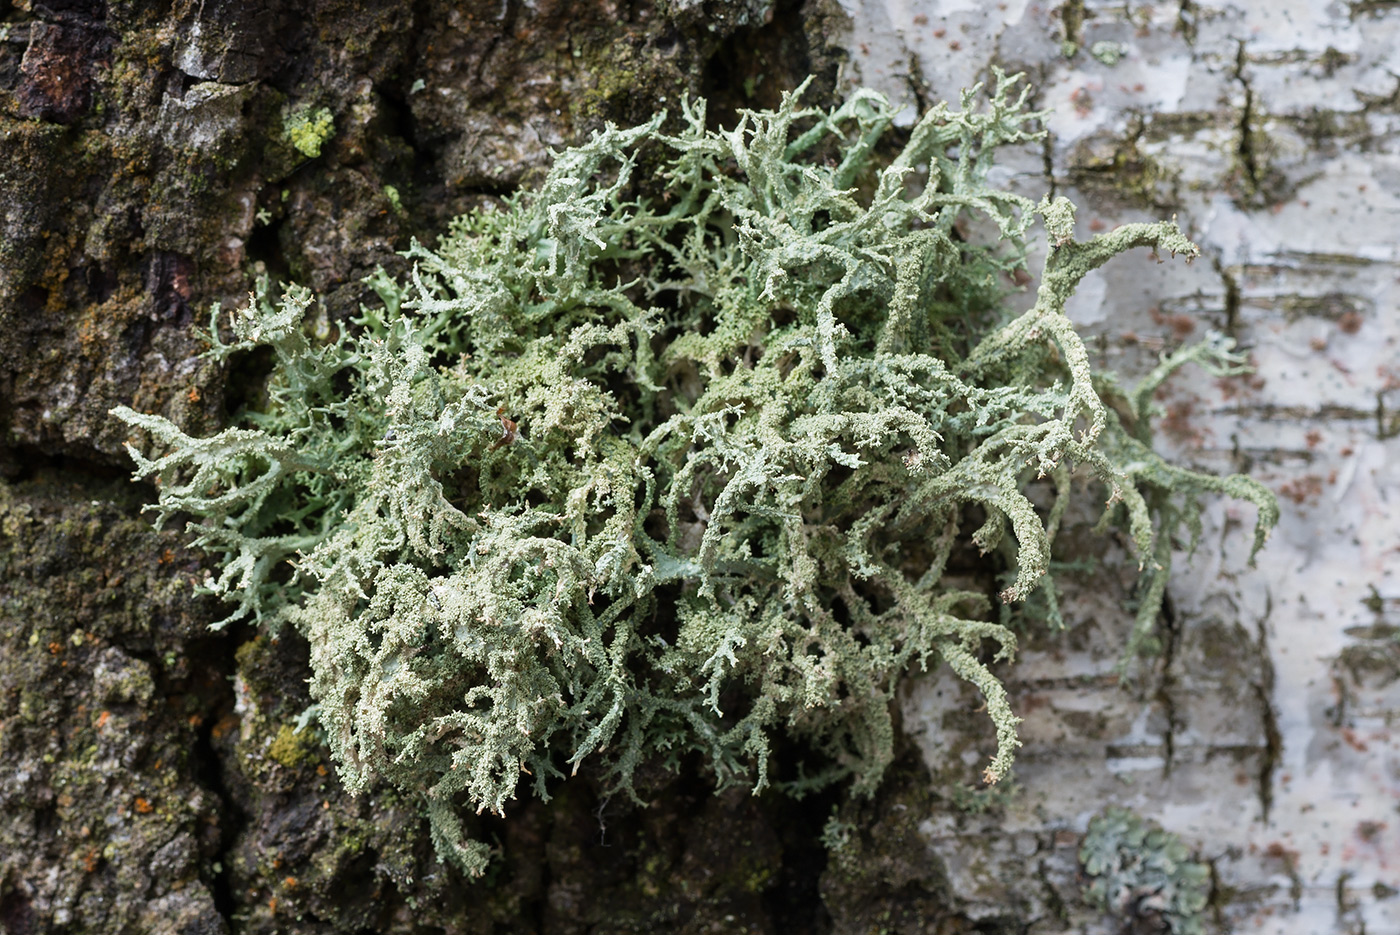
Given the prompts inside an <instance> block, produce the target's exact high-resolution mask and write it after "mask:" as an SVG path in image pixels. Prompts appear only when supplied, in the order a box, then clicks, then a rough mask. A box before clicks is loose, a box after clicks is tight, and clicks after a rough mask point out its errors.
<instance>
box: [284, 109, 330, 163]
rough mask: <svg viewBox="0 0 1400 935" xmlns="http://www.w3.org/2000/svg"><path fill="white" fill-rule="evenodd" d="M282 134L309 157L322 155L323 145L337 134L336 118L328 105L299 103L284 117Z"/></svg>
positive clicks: (298, 150)
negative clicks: (315, 105) (318, 105)
mask: <svg viewBox="0 0 1400 935" xmlns="http://www.w3.org/2000/svg"><path fill="white" fill-rule="evenodd" d="M282 135H283V136H284V137H286V140H287V142H289V143H291V144H292V147H293V148H295V149H296V151H297V152H299V153H301V154H302V155H303V156H305V157H306V158H307V159H315V158H316V157H318V156H320V155H321V147H322V146H323V145H325V142H326V140H328V139H330V138H331V137H332V136H334V135H335V118H334V116H333V115H332V114H331V112H330V108H327V107H319V108H318V107H312V106H311V105H310V104H299V105H297V106H296V107H293V108H291V109H290V110H288V111H287V112H286V114H285V115H284V116H283V118H282Z"/></svg>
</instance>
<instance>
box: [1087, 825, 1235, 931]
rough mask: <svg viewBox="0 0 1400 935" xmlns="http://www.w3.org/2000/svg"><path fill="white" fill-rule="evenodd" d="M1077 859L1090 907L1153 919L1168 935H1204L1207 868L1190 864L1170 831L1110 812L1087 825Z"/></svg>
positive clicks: (1184, 847) (1207, 880) (1207, 894)
mask: <svg viewBox="0 0 1400 935" xmlns="http://www.w3.org/2000/svg"><path fill="white" fill-rule="evenodd" d="M1079 861H1080V863H1082V864H1083V865H1084V873H1085V875H1087V876H1088V877H1089V881H1090V882H1089V886H1088V888H1087V889H1086V890H1085V895H1086V896H1087V897H1088V899H1089V902H1090V903H1092V904H1093V905H1095V906H1097V907H1099V908H1100V909H1103V910H1106V911H1108V912H1112V913H1115V914H1118V915H1131V916H1136V917H1143V916H1156V917H1159V918H1160V919H1161V921H1163V922H1165V923H1166V924H1167V930H1168V931H1170V932H1172V933H1173V935H1204V931H1205V929H1204V928H1203V927H1202V924H1201V916H1200V914H1201V911H1202V910H1203V909H1205V907H1206V902H1207V900H1208V899H1209V896H1210V867H1208V866H1207V865H1206V864H1204V863H1201V862H1199V861H1194V860H1192V859H1191V852H1190V851H1188V850H1187V848H1186V845H1185V844H1183V843H1182V841H1181V839H1180V838H1179V837H1177V836H1176V835H1174V834H1172V833H1171V832H1170V831H1164V830H1162V829H1161V828H1158V827H1156V826H1155V825H1152V824H1149V823H1148V822H1146V821H1144V820H1143V819H1141V818H1139V817H1138V816H1137V815H1134V814H1133V813H1132V812H1130V811H1128V810H1127V809H1125V808H1110V809H1108V810H1107V811H1105V812H1104V813H1103V814H1102V815H1099V816H1098V817H1096V818H1095V819H1094V820H1093V821H1091V822H1089V832H1088V834H1086V835H1085V836H1084V844H1083V845H1082V846H1081V847H1080V849H1079Z"/></svg>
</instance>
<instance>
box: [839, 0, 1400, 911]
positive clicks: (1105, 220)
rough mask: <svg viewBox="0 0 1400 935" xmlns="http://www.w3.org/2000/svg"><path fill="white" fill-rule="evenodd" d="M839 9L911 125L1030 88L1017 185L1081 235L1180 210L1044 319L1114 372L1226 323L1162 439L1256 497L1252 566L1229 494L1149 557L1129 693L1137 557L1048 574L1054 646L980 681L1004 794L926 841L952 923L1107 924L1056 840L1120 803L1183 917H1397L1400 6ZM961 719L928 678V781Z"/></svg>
mask: <svg viewBox="0 0 1400 935" xmlns="http://www.w3.org/2000/svg"><path fill="white" fill-rule="evenodd" d="M842 2H843V6H844V8H845V10H846V12H847V14H848V15H849V16H850V18H851V33H850V38H849V49H850V50H851V57H850V61H849V63H848V66H847V70H846V74H845V78H846V80H847V81H849V82H851V83H861V84H866V85H870V86H874V87H877V88H879V89H881V90H883V91H885V92H886V93H887V94H889V95H890V96H891V97H892V98H894V99H896V100H899V101H902V102H905V103H907V104H909V105H910V107H909V111H908V115H909V118H910V119H911V120H912V118H913V116H914V114H915V112H916V109H917V107H918V106H919V104H920V103H921V102H927V101H930V100H938V99H942V98H945V97H954V98H955V95H956V93H957V90H958V89H959V88H960V87H963V86H966V85H968V84H971V83H972V82H974V81H977V80H985V79H987V78H988V77H989V76H990V72H991V66H993V65H999V66H1000V67H1002V68H1004V69H1006V70H1008V71H1027V72H1028V73H1029V75H1030V78H1031V80H1032V81H1033V83H1034V85H1035V86H1036V88H1037V95H1038V102H1037V103H1038V105H1039V106H1040V107H1043V108H1047V109H1050V110H1052V111H1053V116H1052V117H1051V118H1050V119H1049V123H1048V126H1049V130H1050V138H1049V141H1048V143H1047V145H1046V147H1045V148H1044V149H1043V150H1038V151H1026V152H1023V153H1021V154H1019V156H1018V157H1017V158H1016V161H1015V163H1014V165H1013V169H1012V172H1011V176H1012V177H1014V183H1015V185H1016V186H1017V187H1018V188H1019V189H1020V190H1022V191H1023V192H1024V193H1025V194H1028V195H1031V196H1033V197H1039V195H1040V194H1043V193H1046V192H1050V191H1053V192H1056V193H1060V194H1065V195H1067V196H1069V197H1070V198H1071V199H1072V200H1074V201H1075V202H1076V203H1078V204H1079V205H1080V212H1079V224H1080V228H1081V229H1080V236H1086V235H1087V234H1089V233H1090V232H1091V231H1094V230H1100V229H1104V228H1105V227H1111V226H1113V225H1116V224H1119V223H1123V222H1126V221H1136V220H1145V219H1151V218H1158V217H1167V216H1170V215H1172V214H1176V215H1178V218H1179V220H1180V222H1181V224H1182V227H1183V228H1185V229H1186V231H1187V233H1188V235H1190V236H1191V237H1192V238H1193V239H1194V240H1195V241H1196V242H1197V243H1199V244H1200V246H1201V248H1202V251H1203V256H1202V258H1201V259H1200V260H1198V261H1197V262H1195V263H1194V264H1192V265H1190V266H1187V265H1185V264H1183V263H1182V262H1181V261H1179V260H1178V261H1169V262H1167V263H1166V264H1164V265H1157V264H1156V263H1154V261H1153V260H1152V258H1150V257H1148V256H1146V255H1134V256H1126V257H1121V258H1119V259H1118V260H1116V261H1115V262H1114V263H1112V264H1110V265H1109V266H1107V267H1105V268H1103V269H1102V270H1100V271H1098V272H1097V273H1095V274H1093V275H1091V277H1090V278H1089V279H1088V280H1086V282H1085V284H1084V287H1083V290H1082V294H1081V296H1080V297H1078V298H1077V299H1076V302H1075V304H1074V307H1073V309H1072V314H1073V315H1074V317H1075V318H1076V319H1077V321H1078V322H1079V323H1080V324H1081V325H1082V326H1084V327H1085V328H1086V329H1087V330H1088V331H1089V332H1091V333H1093V334H1095V335H1098V336H1100V338H1101V340H1099V341H1098V343H1097V345H1096V346H1097V348H1098V349H1099V352H1100V354H1101V359H1102V362H1103V363H1104V364H1106V365H1107V366H1109V367H1111V368H1114V369H1116V370H1118V371H1119V372H1120V373H1121V374H1123V375H1124V376H1125V377H1126V378H1131V377H1133V376H1135V375H1137V374H1140V373H1142V372H1144V371H1145V370H1146V369H1147V368H1148V367H1150V366H1151V365H1152V364H1153V363H1155V360H1156V355H1157V353H1158V352H1159V351H1160V350H1161V349H1163V348H1172V347H1175V346H1177V345H1179V344H1180V343H1182V342H1183V341H1189V340H1192V339H1196V338H1199V337H1200V336H1201V334H1202V333H1204V332H1205V331H1206V330H1207V329H1209V328H1215V329H1219V330H1223V331H1225V332H1227V333H1230V334H1233V335H1234V336H1236V337H1237V338H1238V340H1239V341H1240V343H1241V345H1242V346H1243V347H1244V348H1246V349H1248V350H1249V351H1250V352H1251V354H1252V356H1253V359H1254V362H1255V365H1256V367H1257V372H1256V374H1255V376H1254V377H1253V378H1234V379H1228V380H1217V379H1215V378H1212V377H1209V376H1207V375H1204V374H1202V373H1201V372H1200V371H1186V372H1183V373H1181V374H1179V375H1178V376H1177V377H1175V378H1174V379H1173V380H1172V381H1171V383H1170V384H1169V386H1168V391H1169V393H1168V396H1167V397H1166V398H1165V399H1164V401H1163V402H1164V405H1165V406H1166V408H1167V410H1168V417H1167V420H1166V424H1165V426H1164V429H1163V430H1162V431H1160V432H1159V445H1160V447H1161V448H1162V449H1163V450H1165V451H1170V452H1171V453H1172V454H1173V455H1174V456H1175V457H1176V458H1177V459H1179V460H1182V461H1184V462H1186V463H1189V464H1192V465H1195V466H1200V467H1203V468H1209V469H1213V470H1225V471H1228V470H1242V469H1243V470H1248V471H1249V473H1251V474H1253V475H1254V476H1255V477H1257V478H1259V479H1260V480H1262V481H1264V482H1265V483H1267V484H1269V485H1270V486H1271V487H1272V488H1273V489H1274V490H1275V491H1276V492H1277V493H1278V494H1279V497H1280V501H1281V505H1282V507H1283V517H1282V521H1281V522H1280V524H1279V528H1278V529H1277V530H1276V532H1275V534H1274V536H1273V539H1272V541H1271V542H1270V544H1269V546H1268V547H1267V548H1266V550H1265V551H1264V552H1263V554H1262V555H1261V556H1260V559H1259V564H1258V567H1257V568H1254V569H1250V568H1248V567H1246V564H1245V557H1246V554H1247V552H1248V547H1249V538H1250V537H1249V529H1248V527H1249V525H1250V524H1251V522H1252V519H1253V515H1252V514H1253V511H1252V508H1250V507H1248V506H1242V505H1240V504H1237V503H1231V502H1225V501H1223V500H1222V501H1219V502H1217V503H1215V504H1213V505H1212V506H1211V507H1210V511H1209V518H1208V526H1207V530H1206V535H1205V537H1204V541H1203V542H1202V544H1201V546H1200V548H1199V550H1198V551H1197V553H1196V555H1195V558H1194V561H1188V560H1187V557H1186V556H1185V555H1184V554H1183V555H1179V556H1177V562H1176V565H1175V571H1174V575H1173V580H1172V585H1171V588H1170V602H1171V606H1172V608H1173V609H1174V619H1173V620H1172V621H1170V622H1169V625H1168V632H1167V635H1166V643H1167V652H1166V653H1165V654H1164V655H1163V656H1162V657H1160V658H1159V659H1157V660H1156V662H1155V663H1154V664H1153V666H1152V667H1151V668H1150V671H1144V672H1143V673H1142V674H1141V677H1140V678H1139V680H1138V681H1137V683H1136V684H1135V685H1134V686H1133V687H1131V688H1125V687H1123V686H1120V685H1118V684H1116V682H1115V680H1114V678H1113V675H1112V673H1113V669H1114V666H1115V664H1116V663H1117V661H1118V656H1119V652H1120V650H1121V648H1122V645H1123V641H1124V638H1125V636H1126V634H1127V631H1128V628H1129V626H1130V623H1131V612H1130V611H1129V610H1128V609H1127V608H1126V607H1125V606H1124V601H1125V600H1126V599H1127V598H1128V597H1129V594H1130V585H1131V581H1132V578H1133V574H1132V572H1133V569H1132V568H1125V567H1124V563H1123V562H1122V560H1121V559H1122V555H1121V554H1120V556H1119V559H1120V560H1119V562H1118V563H1117V565H1116V566H1115V565H1114V564H1113V563H1112V562H1110V563H1109V564H1108V565H1107V566H1104V570H1102V571H1100V572H1098V573H1096V574H1094V575H1090V576H1087V577H1080V578H1079V579H1077V580H1078V582H1079V583H1078V584H1077V585H1072V586H1070V590H1071V593H1070V595H1069V606H1068V608H1067V617H1068V618H1069V621H1070V629H1069V630H1068V631H1066V632H1064V633H1062V634H1059V635H1057V636H1054V637H1049V638H1037V639H1035V640H1033V641H1032V643H1031V645H1029V646H1027V647H1026V649H1025V650H1024V651H1023V652H1022V654H1021V658H1020V660H1019V663H1018V665H1016V666H1015V667H1014V668H1012V669H1010V670H1008V672H1007V676H1008V679H1009V680H1010V681H1011V683H1012V685H1013V686H1014V689H1015V697H1016V700H1017V702H1018V704H1019V711H1020V713H1021V714H1022V715H1023V716H1024V718H1025V723H1024V724H1023V725H1022V729H1023V734H1022V736H1023V739H1024V741H1025V746H1024V747H1023V749H1022V750H1021V754H1020V759H1019V762H1018V765H1017V767H1016V777H1017V780H1018V782H1019V785H1020V787H1021V793H1020V795H1019V797H1018V799H1017V800H1016V801H1015V802H1014V803H1013V804H1012V805H1011V806H1010V807H1009V809H1008V810H1007V811H1006V813H1005V814H1004V815H1001V816H997V817H995V818H986V819H975V818H966V817H961V816H957V815H955V814H936V815H930V816H929V818H928V820H927V821H925V822H924V824H923V826H922V828H923V830H924V832H925V834H926V836H927V838H928V841H929V846H930V847H931V848H933V849H934V850H935V852H936V853H938V854H939V856H940V857H941V858H942V859H943V860H944V862H945V863H946V865H947V867H948V870H949V873H950V876H951V879H952V883H953V889H954V891H955V893H956V894H957V896H958V898H959V900H960V901H961V903H962V905H963V907H964V908H965V909H966V911H968V912H969V913H970V914H972V915H974V916H986V917H991V916H1001V915H1005V914H1006V913H1007V912H1008V910H1014V912H1015V914H1016V915H1017V916H1019V917H1020V918H1023V919H1027V920H1032V925H1031V928H1030V931H1032V932H1037V933H1048V932H1058V931H1075V932H1112V931H1116V930H1117V926H1118V925H1119V924H1120V923H1119V922H1115V921H1113V920H1111V919H1109V918H1107V917H1105V916H1103V915H1102V914H1100V913H1098V912H1096V911H1095V910H1093V909H1091V908H1089V907H1088V906H1086V905H1085V904H1084V902H1083V901H1082V898H1081V893H1080V888H1081V886H1082V878H1081V877H1080V875H1079V867H1078V860H1077V857H1076V854H1077V848H1078V844H1079V841H1080V835H1082V833H1083V832H1084V830H1085V828H1086V826H1087V823H1088V821H1089V820H1090V818H1091V817H1092V816H1094V815H1095V814H1097V813H1099V812H1100V811H1101V810H1102V809H1103V808H1104V807H1105V806H1107V805H1109V804H1121V805H1124V806H1127V807H1129V808H1132V809H1133V810H1134V811H1136V812H1138V813H1139V814H1141V815H1143V816H1144V817H1147V818H1150V819H1153V820H1155V821H1157V822H1160V823H1161V824H1162V825H1163V826H1164V827H1166V828H1167V829H1169V830H1171V831H1174V832H1177V833H1179V834H1180V835H1181V836H1182V838H1183V839H1184V840H1185V841H1186V842H1187V843H1188V844H1189V845H1190V846H1192V847H1193V848H1194V849H1195V850H1196V852H1197V853H1198V854H1199V855H1201V856H1202V858H1204V859H1207V860H1209V861H1210V863H1211V864H1212V866H1213V869H1214V875H1215V881H1216V891H1217V900H1216V901H1217V903H1218V907H1219V908H1218V911H1213V915H1214V917H1213V918H1208V919H1207V920H1206V923H1207V925H1206V929H1207V931H1209V930H1212V928H1214V929H1217V930H1222V931H1234V932H1239V933H1279V935H1285V933H1287V935H1294V933H1297V935H1316V933H1327V932H1339V933H1362V932H1369V933H1378V932H1397V931H1400V896H1396V895H1395V894H1396V890H1400V813H1398V812H1397V800H1400V731H1397V730H1396V729H1395V728H1396V727H1397V724H1396V721H1397V718H1400V641H1397V636H1400V580H1397V578H1400V575H1397V572H1396V569H1397V568H1400V515H1397V511H1398V510H1400V439H1397V437H1396V436H1397V435H1398V434H1400V415H1396V412H1397V410H1400V356H1397V339H1398V338H1400V4H1397V3H1395V2H1394V0H1360V2H1355V0H1354V2H1326V0H1249V2H1242V3H1224V2H1220V0H1209V2H1192V0H1182V2H1180V3H1161V4H1157V5H1147V4H1141V3H1102V2H1084V3H1082V4H1080V3H1077V2H1072V3H1066V4H1062V5H1055V4H1051V3H1040V4H1036V3H1032V2H1029V0H1005V2H1000V3H993V2H987V3H984V2H979V0H842ZM1070 53H1072V54H1070ZM975 706H976V699H975V698H973V697H971V696H970V694H969V693H968V692H967V691H965V690H964V689H963V688H961V687H960V686H959V685H958V683H957V680H956V679H955V678H951V677H942V676H939V675H937V674H931V675H930V676H927V677H924V678H923V679H922V680H920V681H918V682H917V683H916V684H915V685H914V687H913V688H912V690H911V691H910V693H909V695H908V697H907V700H906V704H905V716H906V727H907V728H909V729H910V730H911V731H912V732H914V734H915V735H916V737H917V739H918V741H919V743H920V745H921V747H922V749H923V750H924V753H925V756H926V759H927V761H928V762H929V765H930V766H931V767H932V768H933V770H934V771H935V772H936V773H938V774H940V775H943V776H946V775H948V774H950V772H951V773H957V774H958V775H961V773H959V772H958V771H959V770H962V769H963V767H964V766H967V771H968V772H969V773H970V772H971V771H972V767H973V765H974V764H977V763H980V762H981V761H983V760H985V752H986V751H985V750H984V749H983V748H985V747H987V745H988V741H989V740H990V732H989V731H988V734H987V736H982V735H981V734H978V733H976V731H975V728H969V727H968V726H967V725H975V724H976V722H977V719H976V718H970V717H967V716H966V712H967V711H968V710H970V709H971V708H973V707H975ZM950 763H951V764H953V765H954V767H955V768H954V769H952V770H951V771H950ZM1061 903H1063V906H1062V907H1060V904H1061Z"/></svg>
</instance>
